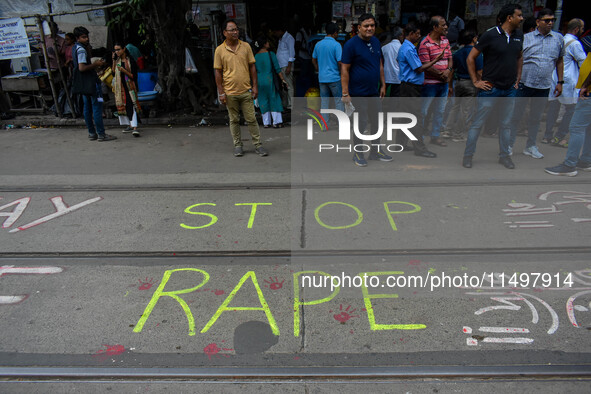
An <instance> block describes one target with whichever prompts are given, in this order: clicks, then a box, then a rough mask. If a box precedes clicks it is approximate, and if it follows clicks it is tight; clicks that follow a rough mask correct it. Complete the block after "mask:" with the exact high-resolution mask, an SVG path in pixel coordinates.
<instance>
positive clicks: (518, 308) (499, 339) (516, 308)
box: [462, 291, 559, 346]
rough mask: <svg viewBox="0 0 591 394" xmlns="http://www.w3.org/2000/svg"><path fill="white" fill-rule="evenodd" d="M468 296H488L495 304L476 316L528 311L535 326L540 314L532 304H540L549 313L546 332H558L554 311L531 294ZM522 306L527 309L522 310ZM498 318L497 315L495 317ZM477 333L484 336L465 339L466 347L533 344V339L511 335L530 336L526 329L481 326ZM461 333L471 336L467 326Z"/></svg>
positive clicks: (556, 317) (470, 293)
mask: <svg viewBox="0 0 591 394" xmlns="http://www.w3.org/2000/svg"><path fill="white" fill-rule="evenodd" d="M466 294H469V295H479V296H489V297H490V299H491V300H493V301H495V302H496V304H494V305H489V306H485V307H482V308H479V309H478V310H476V311H475V312H474V315H476V316H482V315H485V314H487V313H489V312H493V311H510V312H519V313H521V314H523V313H524V312H525V311H527V310H529V313H531V323H532V324H534V325H537V324H538V323H539V322H540V314H539V312H538V310H537V309H536V306H535V305H534V303H533V302H532V301H534V302H538V303H539V304H541V305H542V306H543V307H544V308H545V309H546V310H547V312H548V313H549V315H550V317H551V324H550V327H549V328H548V330H547V334H548V335H552V334H554V333H555V332H556V331H557V330H558V326H559V319H558V314H557V313H556V311H555V310H554V309H553V308H552V307H551V306H550V305H549V304H548V303H547V302H546V301H544V300H542V299H541V298H539V297H536V296H533V295H531V294H525V293H518V292H513V291H511V292H507V293H479V292H467V293H466ZM523 305H525V306H526V307H527V309H525V308H523ZM496 316H497V317H498V314H497V315H496ZM507 318H508V319H511V321H513V320H514V318H515V316H514V315H512V314H511V315H508V317H507ZM478 331H479V332H481V333H484V334H485V335H472V336H471V337H470V338H467V339H466V345H468V346H477V345H478V344H479V343H492V344H508V343H509V344H521V345H529V344H532V343H533V342H534V339H533V338H530V337H521V336H519V337H516V336H513V335H518V334H531V332H530V329H529V328H526V327H507V326H481V327H480V328H479V329H478ZM462 332H463V333H465V334H468V335H470V334H472V333H473V329H472V328H471V327H469V326H464V327H463V328H462ZM488 334H508V335H509V336H494V337H491V336H489V335H488Z"/></svg>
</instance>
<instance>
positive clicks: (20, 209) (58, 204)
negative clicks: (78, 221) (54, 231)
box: [0, 196, 103, 233]
mask: <svg viewBox="0 0 591 394" xmlns="http://www.w3.org/2000/svg"><path fill="white" fill-rule="evenodd" d="M0 198H1V197H0ZM102 199H103V198H102V197H95V198H91V199H89V200H86V201H82V202H81V203H79V204H76V205H72V206H68V205H66V203H65V202H64V198H63V197H62V196H57V197H52V198H50V199H49V200H50V201H51V203H52V204H53V206H54V208H55V212H54V213H52V214H49V215H46V216H43V217H41V218H39V219H37V220H34V221H32V222H30V223H27V224H24V225H22V226H18V227H17V228H14V229H12V230H9V231H8V232H9V233H16V232H19V231H24V230H28V229H30V228H32V227H35V226H38V225H40V224H43V223H46V222H48V221H50V220H52V219H56V218H58V217H60V216H63V215H66V214H68V213H71V212H74V211H77V210H78V209H80V208H82V207H85V206H87V205H90V204H92V203H95V202H97V201H100V200H102ZM30 201H31V198H30V197H24V198H20V199H18V200H15V201H13V202H11V203H8V204H6V205H3V206H1V207H0V218H1V217H6V219H5V220H4V222H3V223H2V228H9V227H11V226H12V225H13V224H14V223H15V222H16V221H17V220H18V219H19V218H20V217H21V215H22V214H23V213H24V211H25V209H26V208H27V206H28V205H29V202H30ZM12 206H15V208H14V209H13V210H12V211H9V212H2V211H3V210H5V209H7V208H10V207H12Z"/></svg>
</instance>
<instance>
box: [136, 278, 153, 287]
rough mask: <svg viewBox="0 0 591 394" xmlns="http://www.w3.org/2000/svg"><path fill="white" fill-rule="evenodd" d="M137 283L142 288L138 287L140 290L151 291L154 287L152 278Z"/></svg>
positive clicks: (139, 280)
mask: <svg viewBox="0 0 591 394" xmlns="http://www.w3.org/2000/svg"><path fill="white" fill-rule="evenodd" d="M137 281H138V282H140V287H138V290H149V289H150V288H151V287H152V286H153V285H154V278H150V279H149V280H148V278H146V279H144V280H143V281H142V280H141V279H138V280H137Z"/></svg>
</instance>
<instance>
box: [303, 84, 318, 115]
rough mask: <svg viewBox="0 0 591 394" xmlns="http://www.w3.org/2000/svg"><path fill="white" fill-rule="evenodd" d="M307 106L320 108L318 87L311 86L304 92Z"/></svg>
mask: <svg viewBox="0 0 591 394" xmlns="http://www.w3.org/2000/svg"><path fill="white" fill-rule="evenodd" d="M305 97H306V103H307V105H308V108H312V109H315V110H316V111H318V110H320V89H318V88H315V87H311V88H310V89H308V91H307V92H306V94H305Z"/></svg>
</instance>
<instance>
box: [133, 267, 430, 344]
mask: <svg viewBox="0 0 591 394" xmlns="http://www.w3.org/2000/svg"><path fill="white" fill-rule="evenodd" d="M186 271H193V272H197V273H199V274H201V275H202V279H201V282H200V283H199V284H197V286H195V287H191V288H188V289H180V290H173V291H164V288H165V287H166V284H167V283H168V281H169V280H170V278H171V276H172V275H173V274H174V273H177V272H186ZM402 274H404V272H402V271H386V272H362V273H360V274H359V276H361V277H364V276H365V277H367V276H368V275H373V276H380V275H384V276H387V275H402ZM302 275H321V276H324V277H332V276H331V275H330V274H328V273H326V272H322V271H300V272H294V273H293V335H294V336H296V337H297V336H299V335H300V320H301V315H302V312H301V308H302V307H303V306H311V305H319V304H324V303H327V302H329V301H331V300H332V299H333V298H335V297H336V296H337V295H338V294H339V292H340V289H341V288H340V286H337V287H336V288H335V289H334V290H333V291H332V292H331V293H330V295H328V296H327V297H325V298H321V299H318V300H310V301H303V299H302V298H301V297H300V277H301V276H302ZM209 279H210V275H209V273H208V272H206V271H204V270H201V269H198V268H178V269H173V270H167V271H165V272H164V276H163V277H162V282H160V285H159V286H158V288H157V289H156V291H155V292H154V294H153V295H152V298H151V299H150V302H149V303H148V306H147V307H146V308H145V310H144V313H143V314H142V316H141V318H140V320H139V321H138V322H137V324H136V325H135V327H134V329H133V331H134V332H136V333H139V332H142V330H143V328H144V325H145V324H146V322H147V321H148V319H149V317H150V315H151V313H152V311H153V310H154V308H155V307H156V304H157V303H158V301H159V300H160V298H162V297H171V298H172V299H174V300H175V301H177V302H178V303H179V305H180V306H181V308H182V310H183V311H184V313H185V315H186V316H187V321H188V324H189V335H195V318H194V316H193V313H192V311H191V308H189V305H188V304H187V302H186V301H185V300H184V299H183V298H181V297H180V295H183V294H189V293H193V292H196V291H198V289H200V288H201V287H203V286H204V285H205V284H206V283H207V282H208V281H209ZM248 280H250V281H251V282H252V284H253V285H254V290H255V292H256V295H257V297H258V300H259V305H257V306H248V307H243V306H241V307H237V306H230V303H231V302H232V301H233V300H234V298H235V297H236V295H237V293H238V291H239V290H240V289H241V288H242V287H243V285H244V284H245V283H246V282H247V281H248ZM282 285H283V282H281V285H280V286H275V287H274V286H273V285H271V289H272V290H277V289H278V288H281V287H282ZM361 293H362V296H363V300H364V303H365V307H366V308H365V310H366V312H367V318H368V321H369V326H370V328H371V330H419V329H423V328H426V327H427V326H426V325H424V324H415V323H412V324H381V323H377V322H376V315H375V311H374V306H373V305H372V301H371V300H372V299H387V298H398V295H397V294H391V293H390V294H375V293H372V294H370V292H369V289H368V287H367V284H366V283H363V284H362V285H361ZM230 311H262V312H264V313H265V316H266V317H267V320H268V322H269V326H271V329H272V331H273V334H275V335H279V327H278V325H277V322H276V321H275V318H274V317H273V313H272V311H271V309H270V307H269V304H268V303H267V300H266V299H265V296H264V294H263V291H262V289H261V287H260V286H259V282H258V280H257V276H256V274H255V272H254V271H248V272H247V273H246V274H244V275H243V276H242V278H241V279H240V281H239V282H238V284H237V285H236V287H234V289H233V290H232V291H231V292H230V294H229V295H228V297H227V298H226V299H225V300H224V302H223V303H222V305H221V306H220V307H219V308H218V309H217V311H216V312H215V313H214V314H213V316H212V317H211V318H210V319H209V321H208V322H207V324H205V326H204V327H203V329H202V330H201V333H202V334H203V333H206V332H207V331H208V330H209V329H210V328H211V327H212V326H213V325H214V324H215V323H216V321H217V320H218V318H219V317H220V316H221V315H222V313H224V312H230Z"/></svg>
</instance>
